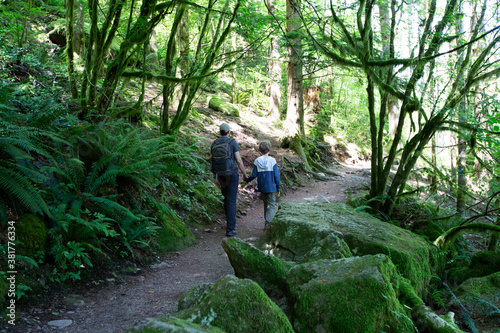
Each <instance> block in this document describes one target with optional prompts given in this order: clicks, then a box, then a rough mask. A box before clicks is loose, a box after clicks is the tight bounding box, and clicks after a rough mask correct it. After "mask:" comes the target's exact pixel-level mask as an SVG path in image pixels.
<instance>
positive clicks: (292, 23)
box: [285, 0, 310, 169]
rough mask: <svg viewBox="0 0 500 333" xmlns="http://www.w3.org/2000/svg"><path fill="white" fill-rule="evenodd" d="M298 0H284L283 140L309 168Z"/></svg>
mask: <svg viewBox="0 0 500 333" xmlns="http://www.w3.org/2000/svg"><path fill="white" fill-rule="evenodd" d="M299 5H300V1H299V0H287V1H286V34H287V42H288V47H287V53H288V63H287V107H286V120H285V141H288V142H289V144H290V147H291V148H292V149H294V150H295V151H296V152H297V154H299V156H300V157H301V158H302V160H303V161H304V163H305V165H306V168H307V169H310V166H309V163H308V160H307V157H306V155H305V152H304V149H303V146H302V141H303V137H304V88H303V76H302V60H301V56H302V41H301V37H300V32H299V29H300V28H301V21H300V8H299Z"/></svg>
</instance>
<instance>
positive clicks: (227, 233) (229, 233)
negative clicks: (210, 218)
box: [226, 230, 238, 237]
mask: <svg viewBox="0 0 500 333" xmlns="http://www.w3.org/2000/svg"><path fill="white" fill-rule="evenodd" d="M237 234H238V232H237V231H236V230H231V231H228V232H226V236H227V237H233V236H236V235H237Z"/></svg>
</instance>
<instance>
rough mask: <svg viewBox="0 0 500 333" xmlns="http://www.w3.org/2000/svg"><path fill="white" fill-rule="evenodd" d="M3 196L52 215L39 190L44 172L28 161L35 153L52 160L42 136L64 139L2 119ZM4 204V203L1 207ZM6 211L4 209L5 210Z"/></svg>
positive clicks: (0, 175) (0, 185)
mask: <svg viewBox="0 0 500 333" xmlns="http://www.w3.org/2000/svg"><path fill="white" fill-rule="evenodd" d="M0 128H1V130H0V193H2V194H0V196H2V197H3V200H2V201H3V202H4V203H7V204H8V205H11V206H13V207H16V206H17V205H20V206H23V207H26V208H27V209H28V210H30V211H31V212H33V213H41V214H46V215H50V212H49V210H48V207H47V204H46V203H45V201H44V199H43V198H42V196H41V195H40V194H39V192H38V191H37V186H36V184H40V183H41V182H42V181H43V180H44V179H45V176H44V175H43V174H42V173H41V172H40V170H38V168H36V167H34V166H33V165H32V164H31V163H30V162H29V161H30V160H32V159H33V156H36V155H38V156H41V157H43V158H44V159H46V160H49V161H51V160H53V157H52V155H51V154H50V153H49V152H48V150H49V148H48V146H46V145H45V144H43V143H42V139H57V140H58V142H61V139H60V138H59V137H58V136H57V135H55V134H54V133H51V132H47V131H42V130H40V129H37V128H32V127H21V126H17V125H13V124H11V123H9V122H6V121H4V120H2V119H0ZM4 210H5V208H3V207H2V211H4ZM2 215H3V213H2Z"/></svg>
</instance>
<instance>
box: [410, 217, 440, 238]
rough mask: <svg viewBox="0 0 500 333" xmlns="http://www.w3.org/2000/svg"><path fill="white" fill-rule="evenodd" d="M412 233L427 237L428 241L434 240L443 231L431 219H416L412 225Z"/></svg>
mask: <svg viewBox="0 0 500 333" xmlns="http://www.w3.org/2000/svg"><path fill="white" fill-rule="evenodd" d="M412 230H413V232H414V233H416V234H419V235H423V236H425V237H427V238H428V239H429V240H430V241H435V240H436V239H437V238H438V237H439V236H441V235H442V234H443V233H444V229H443V228H441V226H440V225H439V224H437V223H436V222H433V221H418V222H415V223H414V224H413V226H412Z"/></svg>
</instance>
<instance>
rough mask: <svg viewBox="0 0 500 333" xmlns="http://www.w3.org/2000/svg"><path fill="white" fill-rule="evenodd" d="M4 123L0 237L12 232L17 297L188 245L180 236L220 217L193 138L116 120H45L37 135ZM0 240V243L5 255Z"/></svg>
mask: <svg viewBox="0 0 500 333" xmlns="http://www.w3.org/2000/svg"><path fill="white" fill-rule="evenodd" d="M14 118H15V117H14ZM14 118H12V117H11V118H9V117H6V116H5V114H1V113H0V121H1V122H2V124H5V125H6V126H5V127H4V128H3V129H2V130H0V148H2V149H1V150H0V154H1V157H2V159H1V162H0V169H2V170H3V169H8V170H11V172H9V173H1V172H0V231H1V234H2V235H7V230H8V227H9V223H10V225H11V226H14V228H15V230H16V236H17V237H16V243H15V244H16V249H17V253H16V254H17V255H18V260H17V265H18V267H17V269H19V270H22V271H23V273H24V274H23V275H24V276H25V277H26V279H24V281H23V282H22V284H21V286H22V285H24V286H25V287H24V290H25V291H29V290H33V291H37V292H38V291H40V290H42V291H43V290H44V289H47V288H49V285H50V284H54V283H55V284H61V283H62V284H66V283H67V282H72V281H75V280H81V279H91V278H92V275H93V274H94V272H95V270H96V269H97V270H103V268H104V267H107V266H110V265H112V263H113V262H115V261H125V262H135V263H146V262H148V261H149V260H151V258H153V257H155V256H157V255H158V254H161V253H164V252H166V251H174V250H179V249H182V248H184V247H186V246H190V245H192V244H193V243H194V236H193V234H192V233H191V231H190V229H191V228H193V227H197V226H199V225H207V224H210V223H212V222H213V216H215V215H217V214H215V212H216V211H217V212H218V210H219V209H220V205H221V195H220V192H219V191H218V190H217V188H216V187H215V186H214V185H213V184H212V183H211V182H210V178H211V177H209V175H208V163H207V157H206V156H205V154H206V152H205V149H203V147H204V145H202V144H200V142H199V141H198V140H197V139H196V138H192V137H190V136H188V135H182V134H180V135H177V136H175V137H174V136H168V135H162V134H160V133H158V132H157V131H155V130H151V129H148V128H144V127H140V126H137V125H132V124H129V123H127V122H124V121H107V122H100V123H98V124H89V123H86V122H78V123H76V124H73V125H71V126H62V127H61V126H58V125H57V122H54V121H51V122H48V125H47V126H46V128H47V130H44V131H40V132H39V133H38V132H30V129H29V128H27V127H26V126H23V125H21V124H20V122H19V118H15V119H14ZM27 213H28V214H27ZM7 241H8V240H7V239H5V238H4V236H2V237H0V250H1V252H2V253H5V254H6V253H7ZM5 264H6V263H5V262H2V267H1V268H2V270H3V271H6V270H7V269H6V267H4V265H5ZM39 281H44V283H40V282H39ZM20 291H22V290H20ZM23 294H24V295H22V297H21V300H20V303H22V301H23V299H26V298H27V297H26V296H28V297H29V293H24V292H23ZM0 300H2V298H0Z"/></svg>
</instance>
